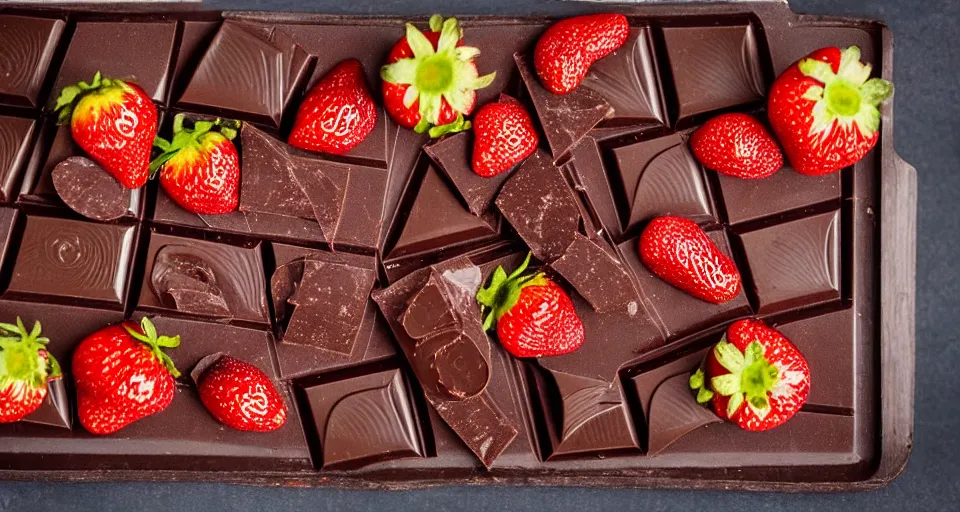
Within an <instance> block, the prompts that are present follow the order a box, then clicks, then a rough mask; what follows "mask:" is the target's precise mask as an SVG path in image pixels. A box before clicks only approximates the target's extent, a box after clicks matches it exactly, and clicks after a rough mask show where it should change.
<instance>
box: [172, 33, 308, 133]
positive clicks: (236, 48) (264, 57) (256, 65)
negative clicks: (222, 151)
mask: <svg viewBox="0 0 960 512" xmlns="http://www.w3.org/2000/svg"><path fill="white" fill-rule="evenodd" d="M261 28H263V30H260V29H258V28H257V27H255V26H252V25H248V24H245V23H241V22H237V21H233V20H227V21H224V22H223V25H221V26H220V30H219V31H218V32H217V35H216V36H215V37H214V38H213V42H212V43H210V46H209V48H207V53H206V54H205V55H204V56H203V59H202V60H201V61H200V63H199V64H198V65H197V69H196V70H195V71H194V72H193V76H192V78H191V80H190V83H189V85H187V88H186V90H185V91H184V93H183V96H182V97H181V98H180V104H181V105H186V106H190V107H195V108H204V109H208V110H217V111H224V112H226V113H227V114H228V115H230V116H232V117H245V118H247V119H248V120H251V121H254V122H259V123H264V124H268V125H270V126H273V127H275V128H276V127H278V126H279V125H280V117H281V116H282V115H283V110H284V108H286V106H287V104H288V103H289V101H290V98H291V96H292V95H293V91H294V88H295V86H296V85H297V83H298V82H300V80H302V79H303V77H304V74H305V73H306V71H307V67H308V64H309V60H310V59H309V57H310V56H309V55H307V53H306V52H305V51H303V49H302V48H300V46H299V45H298V44H297V43H296V42H295V41H294V40H293V38H291V37H290V36H289V35H287V34H286V33H284V32H283V31H281V30H275V29H273V28H271V27H261ZM237 73H240V74H242V75H243V77H244V79H243V80H240V81H238V80H236V79H234V77H235V76H236V74H237ZM227 84H230V85H229V89H227V90H229V94H225V91H226V90H225V89H224V87H227ZM244 149H246V148H244Z"/></svg>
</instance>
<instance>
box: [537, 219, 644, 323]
mask: <svg viewBox="0 0 960 512" xmlns="http://www.w3.org/2000/svg"><path fill="white" fill-rule="evenodd" d="M610 251H611V252H612V249H611V250H610ZM550 266H551V267H553V269H554V270H556V271H557V272H559V273H560V275H562V276H563V278H564V279H566V280H567V282H568V283H570V284H572V285H573V287H574V288H576V290H577V291H578V292H579V293H580V295H581V296H583V298H585V299H586V300H587V302H589V303H590V305H591V306H593V309H594V310H596V311H597V312H598V313H605V312H609V311H615V310H618V309H621V308H622V311H626V312H628V313H629V312H630V311H634V312H636V311H637V310H638V309H639V308H642V307H643V306H641V304H640V297H639V295H638V294H637V290H636V289H635V288H634V287H633V281H631V280H630V276H629V275H628V274H627V271H626V270H625V269H624V268H623V264H622V263H620V261H619V260H617V259H616V258H614V257H613V256H611V255H610V253H609V252H607V250H605V249H604V248H602V247H600V246H599V245H598V242H596V241H594V240H591V239H589V238H587V237H585V236H583V235H581V234H580V233H577V235H576V238H574V240H573V243H571V244H570V246H569V247H567V251H566V252H565V253H563V256H561V257H560V258H559V259H557V260H556V261H554V262H553V263H552V264H551V265H550Z"/></svg>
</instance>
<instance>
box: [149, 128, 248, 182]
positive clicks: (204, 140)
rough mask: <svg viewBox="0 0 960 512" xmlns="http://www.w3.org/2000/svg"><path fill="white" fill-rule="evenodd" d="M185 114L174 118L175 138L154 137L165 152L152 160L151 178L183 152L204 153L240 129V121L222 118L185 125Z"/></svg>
mask: <svg viewBox="0 0 960 512" xmlns="http://www.w3.org/2000/svg"><path fill="white" fill-rule="evenodd" d="M184 121H186V115H185V114H177V116H176V117H174V118H173V140H169V141H168V140H166V139H164V138H162V137H156V138H154V139H153V146H154V147H156V148H159V149H160V151H162V152H163V153H161V154H160V156H158V157H157V158H155V159H154V160H153V161H152V162H150V178H151V179H152V178H153V177H154V176H156V174H157V171H159V170H160V168H161V167H163V164H165V163H167V162H168V161H170V159H172V158H173V157H175V156H177V155H179V154H180V153H181V152H186V151H192V152H195V153H202V152H204V151H205V150H206V148H208V147H210V145H216V144H220V143H222V142H223V141H224V140H233V139H234V138H235V137H236V136H237V131H238V130H239V129H240V121H232V120H227V119H220V118H219V117H218V118H216V119H213V120H202V121H196V122H194V123H193V127H192V128H190V127H186V126H184Z"/></svg>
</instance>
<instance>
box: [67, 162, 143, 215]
mask: <svg viewBox="0 0 960 512" xmlns="http://www.w3.org/2000/svg"><path fill="white" fill-rule="evenodd" d="M53 186H54V187H56V189H57V194H58V195H59V196H60V199H62V200H63V202H64V203H66V205H67V206H69V207H70V209H71V210H73V211H75V212H77V213H79V214H80V215H83V216H84V217H86V218H88V219H93V220H99V221H110V220H116V219H119V218H120V217H123V216H124V215H126V214H127V213H128V211H129V210H128V209H129V207H130V189H128V188H125V187H124V186H123V185H121V184H120V182H119V181H117V179H116V178H114V177H113V176H111V175H110V174H109V173H108V172H107V171H105V170H103V168H102V167H100V165H99V164H97V163H96V162H94V161H93V160H90V159H89V158H86V157H82V156H72V157H70V158H68V159H66V160H64V161H63V162H60V163H59V164H57V166H56V167H55V168H54V169H53Z"/></svg>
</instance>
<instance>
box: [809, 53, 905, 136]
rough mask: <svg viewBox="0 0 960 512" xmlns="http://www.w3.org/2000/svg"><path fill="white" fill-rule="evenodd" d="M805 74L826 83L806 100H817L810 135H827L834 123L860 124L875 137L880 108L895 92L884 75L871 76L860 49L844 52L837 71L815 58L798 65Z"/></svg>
mask: <svg viewBox="0 0 960 512" xmlns="http://www.w3.org/2000/svg"><path fill="white" fill-rule="evenodd" d="M797 65H798V67H799V69H800V72H801V73H803V75H804V76H808V77H810V78H813V79H815V80H817V81H819V82H821V83H823V86H819V85H814V86H811V87H810V88H809V89H807V91H806V92H805V93H804V95H803V97H804V98H805V99H808V100H811V101H814V102H816V103H815V104H814V107H813V124H811V126H810V135H820V136H822V137H826V136H827V135H829V134H830V133H831V132H832V131H833V130H832V126H833V124H834V122H838V123H839V124H840V126H842V127H843V128H844V129H849V128H851V127H852V126H853V125H856V127H857V129H859V130H860V133H861V134H862V135H863V136H864V137H867V138H869V137H872V136H873V134H874V133H876V131H877V130H878V129H879V128H880V110H878V109H877V107H878V106H879V105H880V104H881V103H883V101H884V100H886V99H887V98H889V97H890V95H891V94H893V84H892V83H890V82H889V81H887V80H884V79H882V78H870V72H871V70H872V66H870V64H864V63H863V62H860V48H858V47H856V46H851V47H849V48H847V49H845V50H843V51H842V52H841V53H840V66H839V68H838V70H837V72H836V73H834V72H833V68H832V67H831V66H830V64H828V63H826V62H824V61H822V60H818V59H812V58H805V59H801V60H800V62H799V63H798V64H797Z"/></svg>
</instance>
